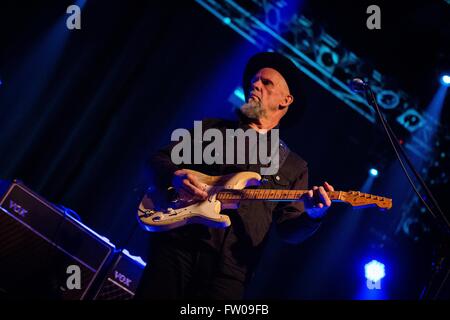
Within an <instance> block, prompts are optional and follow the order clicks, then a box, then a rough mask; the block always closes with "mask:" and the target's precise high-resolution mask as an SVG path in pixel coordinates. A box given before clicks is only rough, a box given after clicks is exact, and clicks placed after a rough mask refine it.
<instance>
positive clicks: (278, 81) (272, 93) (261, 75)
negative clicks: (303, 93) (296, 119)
mask: <svg viewBox="0 0 450 320" xmlns="http://www.w3.org/2000/svg"><path fill="white" fill-rule="evenodd" d="M248 97H249V99H248V102H252V100H253V101H256V102H258V101H259V102H260V104H261V108H262V110H263V112H264V113H265V114H267V115H271V114H274V113H275V114H276V113H278V112H279V111H280V110H283V113H285V112H286V111H285V110H284V109H285V108H286V107H287V106H289V105H290V104H291V103H292V101H293V97H292V96H291V95H290V93H289V88H288V85H287V83H286V80H285V79H284V78H283V76H282V75H281V74H280V73H279V72H278V71H276V70H275V69H272V68H263V69H261V70H259V71H258V72H257V73H256V74H255V76H254V77H253V79H252V80H251V85H250V92H249V94H248Z"/></svg>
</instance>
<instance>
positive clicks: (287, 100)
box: [280, 94, 294, 109]
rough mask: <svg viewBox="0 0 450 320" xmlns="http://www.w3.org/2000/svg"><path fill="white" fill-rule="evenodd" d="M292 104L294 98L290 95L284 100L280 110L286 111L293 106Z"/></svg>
mask: <svg viewBox="0 0 450 320" xmlns="http://www.w3.org/2000/svg"><path fill="white" fill-rule="evenodd" d="M292 102H294V97H293V96H292V95H290V94H288V95H287V96H286V97H285V98H284V100H283V103H281V104H280V109H284V108H286V107H288V106H289V105H290V104H292Z"/></svg>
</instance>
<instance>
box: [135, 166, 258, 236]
mask: <svg viewBox="0 0 450 320" xmlns="http://www.w3.org/2000/svg"><path fill="white" fill-rule="evenodd" d="M186 171H188V172H189V173H191V174H193V175H195V176H196V177H197V179H198V180H199V181H200V183H202V184H204V185H205V190H206V192H207V193H208V195H209V196H208V199H207V200H205V201H197V202H194V201H189V202H188V201H183V200H180V199H172V200H171V199H167V195H166V194H164V193H163V194H158V193H157V192H148V193H147V194H146V195H145V196H144V197H143V199H142V200H141V203H140V204H139V209H138V219H139V222H140V224H141V226H142V227H143V228H144V229H145V230H147V231H151V232H158V231H168V230H170V229H174V228H178V227H181V226H183V225H186V224H192V223H196V224H203V225H206V226H208V227H213V228H226V227H228V226H230V225H231V222H230V218H229V217H228V216H227V215H222V214H220V212H221V211H222V210H223V209H236V208H238V206H239V200H217V198H216V195H217V193H219V192H220V191H223V190H242V189H244V188H246V187H249V186H257V185H259V181H260V180H261V176H260V175H259V174H258V173H256V172H239V173H236V174H229V175H225V176H208V175H206V174H203V173H201V172H198V171H194V170H186Z"/></svg>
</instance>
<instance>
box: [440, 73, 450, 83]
mask: <svg viewBox="0 0 450 320" xmlns="http://www.w3.org/2000/svg"><path fill="white" fill-rule="evenodd" d="M441 83H442V84H443V85H444V86H450V75H448V74H444V75H443V76H442V77H441Z"/></svg>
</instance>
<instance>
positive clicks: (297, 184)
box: [150, 119, 320, 277]
mask: <svg viewBox="0 0 450 320" xmlns="http://www.w3.org/2000/svg"><path fill="white" fill-rule="evenodd" d="M210 128H216V129H218V130H220V131H221V132H222V133H223V136H224V137H225V134H226V132H225V130H226V129H237V128H241V129H243V130H246V129H249V127H248V125H247V124H245V123H243V122H241V121H230V120H223V119H208V120H204V121H203V122H202V129H203V131H204V130H207V129H210ZM270 133H271V131H269V132H268V133H267V134H268V135H270ZM192 136H193V135H192ZM258 137H259V135H258ZM224 140H225V139H224ZM270 140H271V139H270V138H267V141H268V143H269V144H270ZM177 143H178V142H174V143H171V144H170V145H168V146H167V147H165V148H163V149H161V150H160V151H158V152H157V153H156V154H155V155H154V156H153V157H152V158H151V161H150V166H151V169H153V171H154V173H155V176H156V183H157V186H158V187H159V188H165V189H166V188H168V187H170V186H171V182H172V178H173V173H174V172H175V171H176V170H179V169H192V170H196V171H200V172H202V173H205V174H208V175H225V174H230V173H236V172H241V171H254V172H257V173H260V169H261V167H263V166H264V165H262V164H261V163H260V162H259V161H258V163H256V164H252V163H249V162H248V161H246V163H245V164H211V165H206V164H188V165H184V164H183V165H178V166H177V165H175V164H174V163H173V162H172V161H171V151H172V148H173V147H174V145H176V144H177ZM192 145H193V143H192ZM204 146H205V145H204ZM204 146H203V147H204ZM267 148H268V150H270V145H269V146H268V147H267ZM223 150H224V152H226V150H227V149H226V148H224V149H223ZM251 150H253V149H252V147H251V146H249V145H248V144H247V146H246V156H247V158H246V159H249V158H248V155H249V154H248V153H249V152H252V151H251ZM235 156H236V154H235ZM283 158H285V160H284V161H283ZM223 159H225V157H224V158H223ZM281 162H283V163H281ZM281 164H282V165H281ZM280 165H281V167H280V168H279V170H278V172H277V173H276V174H274V175H270V176H263V181H264V183H263V184H262V185H260V186H258V187H257V188H266V189H303V190H305V189H308V167H307V163H306V162H305V161H304V160H303V159H302V158H301V157H300V156H298V155H297V154H296V153H295V152H293V151H290V150H289V149H288V147H287V146H286V144H285V143H284V142H282V140H281V139H280ZM222 213H224V214H227V215H229V216H230V219H231V223H232V224H231V226H230V227H228V228H227V229H214V228H208V227H206V226H203V225H188V226H183V227H181V228H177V229H174V230H171V231H168V232H164V233H153V234H152V236H153V237H156V238H158V240H161V239H171V240H172V241H173V240H174V239H176V240H179V241H185V240H187V239H189V240H192V239H198V240H199V241H201V242H203V243H206V244H207V245H208V246H210V247H211V248H212V249H213V250H217V251H220V253H221V254H222V255H223V258H224V263H227V264H228V265H229V266H230V267H231V269H233V270H234V271H233V273H234V276H236V275H242V277H245V274H247V273H248V272H247V271H248V270H252V269H253V267H254V265H255V263H256V262H257V261H258V259H259V256H260V253H261V250H262V248H263V244H264V240H265V239H266V236H267V234H268V231H269V229H270V227H271V224H272V222H275V225H276V229H277V231H278V233H279V235H280V237H281V238H282V239H284V240H285V241H287V242H289V243H295V244H296V243H300V242H302V241H303V240H304V239H306V238H307V237H309V236H310V235H312V234H313V233H314V232H315V231H316V230H317V228H318V227H319V225H320V222H319V221H318V220H314V219H311V218H310V217H309V216H308V215H307V214H306V212H304V207H303V203H302V202H273V201H254V200H253V201H252V200H246V201H241V203H240V206H239V209H237V210H225V211H223V212H222Z"/></svg>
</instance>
